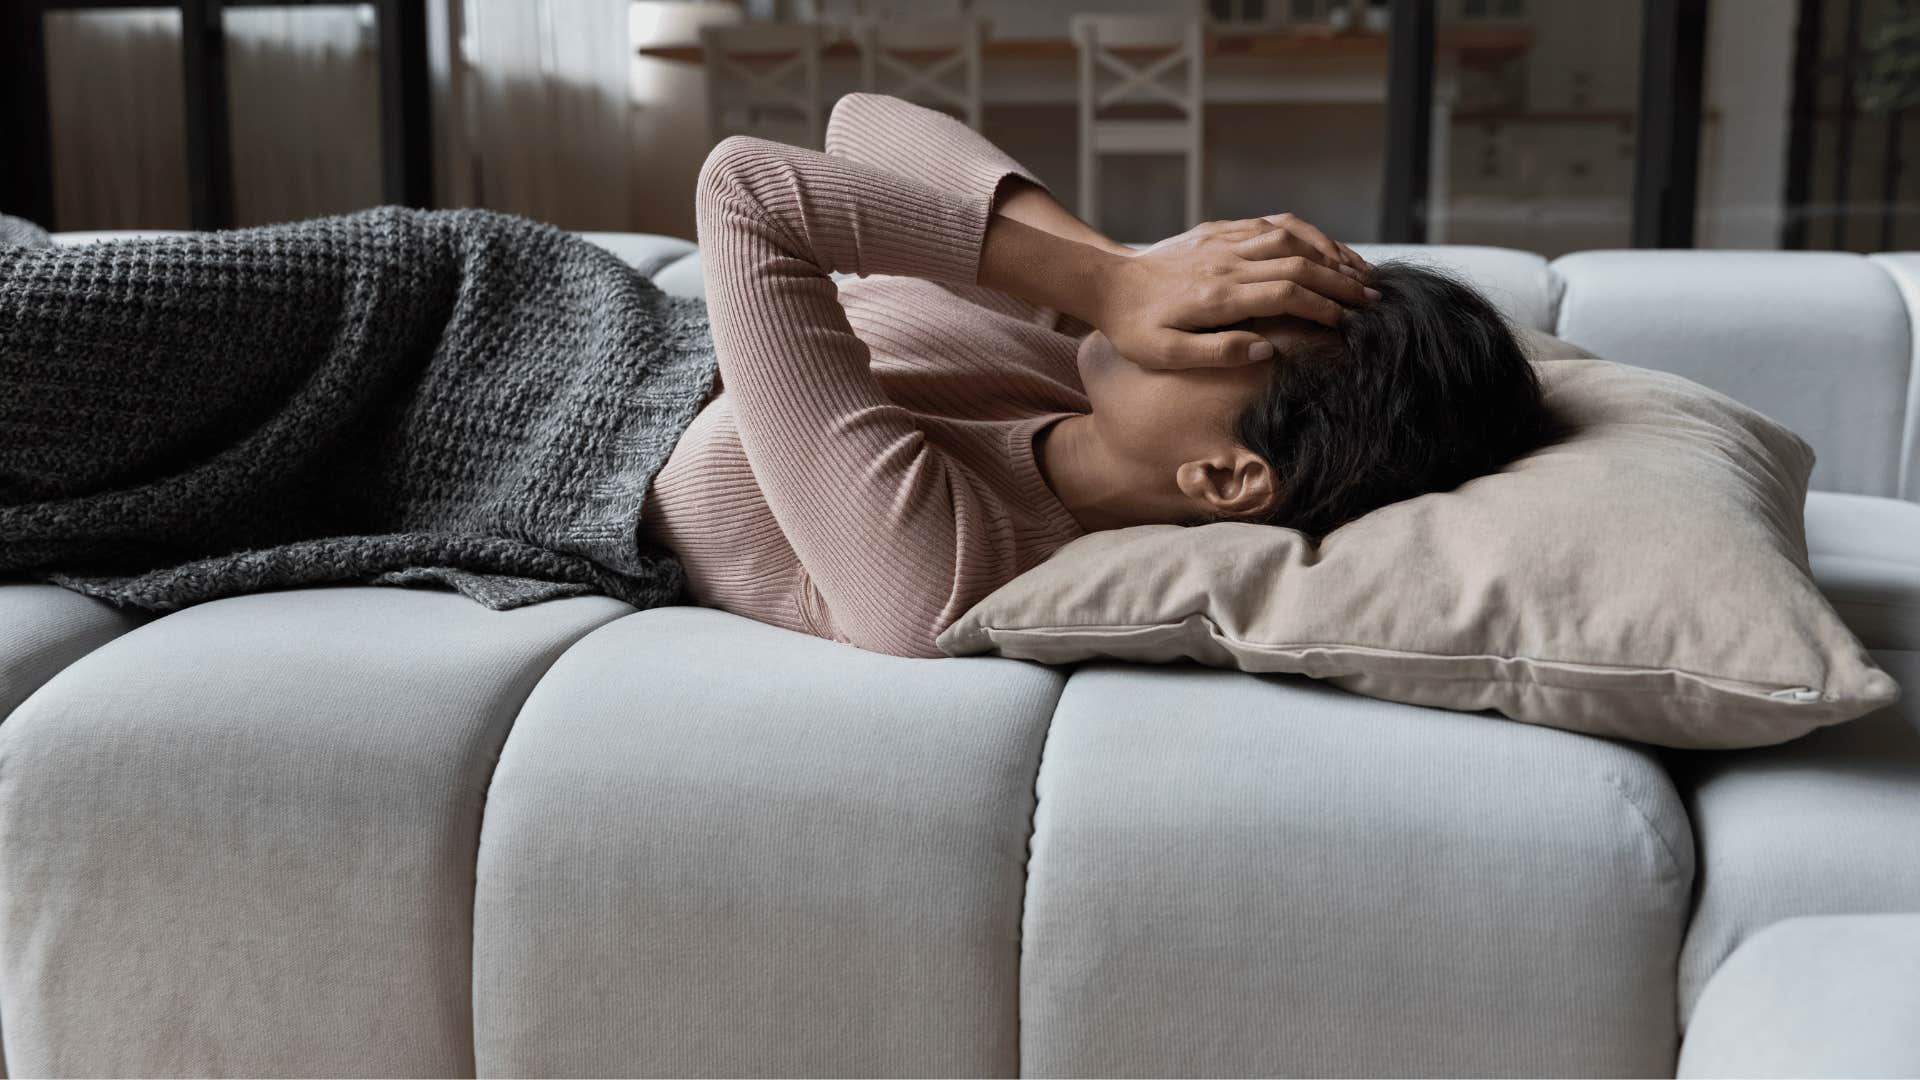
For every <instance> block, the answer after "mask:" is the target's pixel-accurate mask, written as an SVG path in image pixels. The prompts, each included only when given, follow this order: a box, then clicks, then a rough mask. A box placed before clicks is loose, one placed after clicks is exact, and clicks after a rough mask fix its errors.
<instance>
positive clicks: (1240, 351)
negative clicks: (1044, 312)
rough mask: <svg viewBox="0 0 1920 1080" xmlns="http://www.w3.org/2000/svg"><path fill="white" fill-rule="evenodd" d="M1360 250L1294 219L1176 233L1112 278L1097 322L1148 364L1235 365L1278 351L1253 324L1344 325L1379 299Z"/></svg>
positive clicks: (1119, 266)
mask: <svg viewBox="0 0 1920 1080" xmlns="http://www.w3.org/2000/svg"><path fill="white" fill-rule="evenodd" d="M1367 269H1370V267H1368V266H1367V265H1366V263H1365V262H1363V261H1361V260H1360V257H1359V256H1358V255H1355V254H1353V252H1352V250H1351V249H1350V248H1347V247H1345V246H1344V245H1340V244H1336V243H1334V242H1333V241H1332V240H1330V239H1328V238H1327V236H1326V234H1324V233H1322V232H1321V231H1320V230H1319V229H1316V228H1314V227H1313V226H1312V225H1309V224H1307V223H1306V222H1303V221H1300V220H1299V219H1298V218H1295V217H1293V216H1292V215H1291V214H1276V215H1273V216H1271V217H1264V218H1246V219H1242V220H1236V221H1209V222H1205V223H1203V224H1201V225H1198V226H1195V227H1194V228H1192V229H1189V230H1187V231H1186V232H1184V233H1181V234H1180V235H1178V236H1174V237H1169V238H1168V239H1165V240H1162V241H1160V242H1159V243H1158V244H1155V245H1153V246H1152V247H1150V248H1147V249H1146V250H1144V251H1140V252H1138V253H1137V254H1135V255H1133V256H1132V257H1130V258H1126V259H1121V260H1116V261H1115V262H1114V263H1113V265H1112V267H1111V271H1110V273H1108V274H1107V275H1106V276H1105V280H1104V283H1103V287H1102V288H1101V296H1100V298H1099V301H1098V303H1097V305H1096V307H1097V317H1096V318H1095V319H1093V320H1091V321H1092V322H1093V324H1094V325H1095V326H1096V327H1098V328H1099V329H1100V330H1101V331H1102V332H1104V333H1105V334H1106V335H1107V338H1108V339H1109V340H1110V341H1112V342H1113V346H1114V348H1115V349H1116V350H1118V351H1119V353H1120V354H1121V355H1122V356H1125V357H1126V358H1127V359H1129V360H1132V361H1133V362H1134V363H1136V364H1139V365H1140V366H1142V367H1147V368H1162V369H1175V368H1194V367H1231V366H1233V365H1235V364H1247V363H1254V362H1257V361H1260V360H1265V359H1267V358H1269V357H1271V356H1272V355H1273V345H1272V343H1270V342H1268V341H1267V340H1266V339H1265V338H1264V337H1262V336H1260V335H1259V334H1256V333H1253V332H1251V331H1248V330H1217V329H1214V328H1216V327H1222V326H1228V325H1231V324H1234V323H1238V322H1242V321H1244V320H1247V319H1255V318H1262V317H1269V316H1293V317H1295V318H1302V319H1308V320H1310V321H1313V322H1317V323H1320V324H1322V325H1326V326H1335V325H1338V324H1339V322H1340V319H1341V317H1342V315H1343V314H1344V312H1345V310H1346V306H1353V305H1359V304H1364V303H1369V302H1371V301H1373V300H1376V299H1378V298H1379V295H1380V294H1379V293H1377V292H1375V291H1374V290H1372V289H1370V288H1368V287H1366V286H1365V285H1363V284H1362V283H1361V280H1360V278H1361V275H1362V274H1363V273H1364V272H1365V271H1366V270H1367Z"/></svg>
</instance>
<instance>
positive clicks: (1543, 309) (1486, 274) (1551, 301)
mask: <svg viewBox="0 0 1920 1080" xmlns="http://www.w3.org/2000/svg"><path fill="white" fill-rule="evenodd" d="M1353 249H1354V250H1355V251H1357V252H1359V253H1360V257H1361V258H1363V259H1366V260H1367V261H1368V262H1371V263H1378V262H1384V261H1386V260H1388V259H1405V260H1408V261H1410V262H1419V263H1426V264H1428V265H1431V266H1438V267H1441V268H1443V269H1447V270H1452V271H1454V272H1455V273H1457V274H1459V275H1460V276H1461V277H1463V278H1465V279H1466V280H1467V281H1468V282H1470V283H1471V284H1473V285H1475V286H1476V287H1478V288H1479V289H1480V291H1481V292H1483V293H1485V294H1486V295H1487V298H1488V299H1490V300H1492V301H1493V302H1494V303H1495V304H1497V305H1498V306H1499V308H1500V310H1501V311H1504V312H1506V314H1507V317H1508V318H1510V319H1512V320H1513V321H1514V322H1516V323H1518V324H1520V325H1521V326H1526V327H1531V328H1533V329H1535V330H1552V329H1553V313H1554V309H1555V307H1556V306H1557V305H1558V304H1559V303H1560V288H1561V285H1560V279H1559V278H1558V277H1556V276H1554V273H1553V271H1552V270H1551V269H1550V268H1549V266H1548V263H1547V260H1545V259H1543V258H1541V257H1540V256H1538V255H1535V254H1534V253H1533V252H1531V251H1515V250H1513V249H1512V248H1501V247H1479V246H1475V245H1471V244H1432V245H1428V244H1355V245H1353Z"/></svg>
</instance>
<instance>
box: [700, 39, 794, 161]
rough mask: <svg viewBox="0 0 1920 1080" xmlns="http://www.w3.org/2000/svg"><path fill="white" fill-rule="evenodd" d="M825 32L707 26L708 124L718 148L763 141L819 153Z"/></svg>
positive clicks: (704, 45) (704, 49)
mask: <svg viewBox="0 0 1920 1080" xmlns="http://www.w3.org/2000/svg"><path fill="white" fill-rule="evenodd" d="M822 33H823V32H822V30H821V28H820V27H818V26H815V25H810V24H796V23H740V24H736V25H721V26H703V27H701V28H700V45H701V51H702V54H703V58H704V60H705V63H706V69H707V124H708V130H709V131H710V133H711V134H712V136H713V140H714V141H715V142H719V141H720V140H721V139H723V138H725V137H726V136H728V135H758V136H761V137H762V138H768V139H774V140H776V141H779V142H785V143H791V144H793V145H796V146H805V147H808V148H810V149H814V150H818V149H820V148H821V145H822V143H823V141H824V138H825V129H824V127H823V125H822V123H821V119H822V115H823V112H824V110H823V109H822V107H821V101H820V49H821V44H822Z"/></svg>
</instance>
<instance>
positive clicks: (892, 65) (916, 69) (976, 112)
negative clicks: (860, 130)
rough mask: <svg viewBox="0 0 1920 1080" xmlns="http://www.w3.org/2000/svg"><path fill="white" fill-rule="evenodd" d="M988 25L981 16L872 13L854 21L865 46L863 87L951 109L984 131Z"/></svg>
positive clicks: (856, 34) (855, 31)
mask: <svg viewBox="0 0 1920 1080" xmlns="http://www.w3.org/2000/svg"><path fill="white" fill-rule="evenodd" d="M985 38H986V24H985V23H984V22H983V21H982V20H981V19H979V18H977V17H956V18H948V19H918V18H915V19H895V18H884V17H875V16H868V17H865V18H862V19H860V20H858V21H857V22H855V23H854V25H853V40H854V43H855V44H856V45H857V46H858V47H859V49H860V88H861V89H863V90H866V91H868V92H870V93H876V94H892V95H893V96H895V97H899V98H905V99H906V100H908V101H912V102H917V103H918V104H921V105H927V106H931V107H933V108H937V109H950V110H953V111H954V112H956V113H958V114H959V117H960V119H961V120H962V121H964V122H965V123H966V125H967V126H968V127H970V128H972V129H973V130H975V131H979V130H980V112H981V105H980V49H981V44H982V42H983V41H984V40H985Z"/></svg>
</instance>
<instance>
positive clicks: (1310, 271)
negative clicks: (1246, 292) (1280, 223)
mask: <svg viewBox="0 0 1920 1080" xmlns="http://www.w3.org/2000/svg"><path fill="white" fill-rule="evenodd" d="M1240 280H1241V282H1242V283H1253V282H1260V281H1291V282H1294V283H1296V284H1299V285H1301V286H1304V287H1305V288H1308V289H1310V290H1312V291H1314V292H1316V293H1319V294H1320V295H1321V296H1325V297H1328V298H1330V299H1333V300H1337V301H1339V302H1340V303H1343V304H1347V305H1349V306H1358V305H1360V304H1365V303H1370V302H1372V301H1374V300H1378V299H1380V293H1379V292H1378V291H1377V290H1375V289H1373V288H1370V287H1368V286H1366V285H1363V284H1361V283H1360V280H1359V279H1358V278H1355V277H1353V276H1351V275H1348V274H1343V273H1341V272H1339V271H1338V270H1334V269H1332V268H1330V267H1328V266H1326V265H1325V264H1324V263H1319V262H1315V261H1313V260H1312V259H1309V258H1305V257H1302V256H1298V255H1294V256H1289V257H1287V258H1284V259H1269V260H1266V261H1264V262H1255V263H1248V264H1247V265H1246V266H1245V267H1244V268H1242V272H1241V274H1240Z"/></svg>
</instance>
